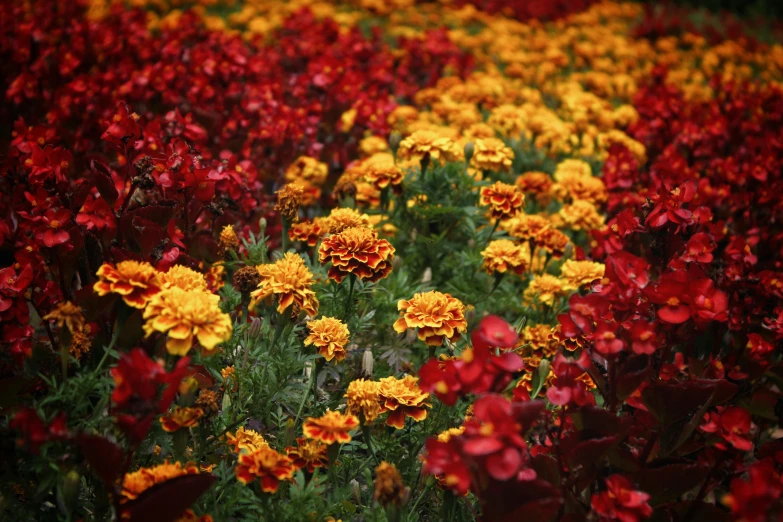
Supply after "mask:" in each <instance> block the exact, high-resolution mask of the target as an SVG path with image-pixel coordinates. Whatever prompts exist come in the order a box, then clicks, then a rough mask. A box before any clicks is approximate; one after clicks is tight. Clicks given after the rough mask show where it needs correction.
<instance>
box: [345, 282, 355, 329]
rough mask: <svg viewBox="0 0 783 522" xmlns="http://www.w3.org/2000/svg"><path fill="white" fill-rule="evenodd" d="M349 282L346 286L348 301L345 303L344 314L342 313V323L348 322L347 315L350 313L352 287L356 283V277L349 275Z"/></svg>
mask: <svg viewBox="0 0 783 522" xmlns="http://www.w3.org/2000/svg"><path fill="white" fill-rule="evenodd" d="M348 277H349V278H350V282H349V284H348V299H347V300H346V301H345V312H344V313H343V322H347V321H348V313H349V312H350V311H351V299H353V285H354V283H355V282H356V276H355V275H353V274H351V275H350V276H348Z"/></svg>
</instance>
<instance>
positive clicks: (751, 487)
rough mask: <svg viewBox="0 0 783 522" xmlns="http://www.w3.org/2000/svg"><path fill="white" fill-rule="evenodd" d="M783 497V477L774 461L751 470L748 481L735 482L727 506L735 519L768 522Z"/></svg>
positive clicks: (724, 498)
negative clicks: (776, 468) (782, 496)
mask: <svg viewBox="0 0 783 522" xmlns="http://www.w3.org/2000/svg"><path fill="white" fill-rule="evenodd" d="M782 494H783V478H781V476H780V473H778V472H777V471H776V470H775V465H774V462H773V460H772V459H771V458H768V459H764V460H761V461H759V462H755V463H754V464H753V465H752V466H750V468H749V469H748V479H747V480H743V479H740V478H735V479H734V480H732V481H731V488H730V491H729V493H728V494H726V495H725V496H724V497H723V504H725V505H726V506H728V508H729V509H730V510H731V514H732V520H742V521H744V522H766V521H767V520H769V516H770V513H771V512H772V511H773V510H774V506H775V504H776V503H777V501H778V500H779V499H780V497H781V495H782Z"/></svg>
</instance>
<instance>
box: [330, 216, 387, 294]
mask: <svg viewBox="0 0 783 522" xmlns="http://www.w3.org/2000/svg"><path fill="white" fill-rule="evenodd" d="M392 259H394V247H393V246H392V245H391V243H389V242H388V241H386V240H385V239H378V234H377V232H375V231H374V230H371V229H369V228H364V227H354V228H349V229H346V230H344V231H343V232H341V233H339V234H334V235H331V236H327V237H326V238H324V240H323V241H322V242H321V246H320V248H319V249H318V260H319V261H320V262H321V263H322V264H326V263H329V262H331V264H332V266H331V267H330V268H329V277H330V278H332V279H334V280H335V281H337V282H338V283H339V282H341V281H342V280H343V278H344V277H345V276H347V275H350V274H353V275H355V276H357V277H359V278H360V279H364V280H367V281H371V282H375V281H378V280H380V279H383V278H384V277H386V276H387V275H389V272H391V269H392V265H391V261H392Z"/></svg>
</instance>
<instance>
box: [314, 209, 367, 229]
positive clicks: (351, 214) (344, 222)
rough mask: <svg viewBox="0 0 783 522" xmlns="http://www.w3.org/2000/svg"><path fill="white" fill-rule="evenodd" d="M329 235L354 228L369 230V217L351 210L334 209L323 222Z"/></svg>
mask: <svg viewBox="0 0 783 522" xmlns="http://www.w3.org/2000/svg"><path fill="white" fill-rule="evenodd" d="M324 223H325V224H326V230H327V232H329V233H330V234H339V233H340V232H342V231H343V230H347V229H349V228H354V227H363V228H371V227H372V225H371V224H370V216H368V215H367V214H362V213H360V212H358V211H356V210H354V209H352V208H335V209H332V211H331V212H330V213H329V216H328V217H327V218H326V220H325V221H324Z"/></svg>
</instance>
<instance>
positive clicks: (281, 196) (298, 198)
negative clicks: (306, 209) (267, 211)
mask: <svg viewBox="0 0 783 522" xmlns="http://www.w3.org/2000/svg"><path fill="white" fill-rule="evenodd" d="M275 194H276V195H277V203H275V212H279V213H280V214H282V215H283V217H285V218H287V219H288V220H290V221H296V220H298V219H299V208H300V207H301V206H302V200H303V199H304V187H303V186H302V185H300V184H299V183H287V184H285V185H283V187H282V188H281V189H280V190H278V191H277V192H275Z"/></svg>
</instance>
